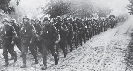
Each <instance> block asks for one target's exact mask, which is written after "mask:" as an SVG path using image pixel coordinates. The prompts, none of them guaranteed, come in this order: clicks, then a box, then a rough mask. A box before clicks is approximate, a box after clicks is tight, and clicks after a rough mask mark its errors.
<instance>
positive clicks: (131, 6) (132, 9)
mask: <svg viewBox="0 0 133 71" xmlns="http://www.w3.org/2000/svg"><path fill="white" fill-rule="evenodd" d="M129 1H130V4H129V5H128V6H127V7H128V10H129V11H130V12H129V13H130V15H133V0H129Z"/></svg>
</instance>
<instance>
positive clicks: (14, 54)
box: [8, 44, 17, 62]
mask: <svg viewBox="0 0 133 71" xmlns="http://www.w3.org/2000/svg"><path fill="white" fill-rule="evenodd" d="M8 52H9V53H10V54H11V56H12V57H13V59H14V62H16V61H17V53H16V52H15V51H14V44H10V45H9V47H8Z"/></svg>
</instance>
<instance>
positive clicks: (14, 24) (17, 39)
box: [11, 21, 21, 51]
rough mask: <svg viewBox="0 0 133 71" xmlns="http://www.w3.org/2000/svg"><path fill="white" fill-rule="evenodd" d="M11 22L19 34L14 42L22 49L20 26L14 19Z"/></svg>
mask: <svg viewBox="0 0 133 71" xmlns="http://www.w3.org/2000/svg"><path fill="white" fill-rule="evenodd" d="M11 23H12V26H13V27H14V29H15V31H16V33H17V36H18V38H16V39H15V40H14V44H16V45H17V47H18V49H19V50H20V51H21V39H20V34H19V31H20V26H19V25H18V24H16V23H15V22H14V21H11Z"/></svg>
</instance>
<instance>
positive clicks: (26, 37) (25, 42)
mask: <svg viewBox="0 0 133 71" xmlns="http://www.w3.org/2000/svg"><path fill="white" fill-rule="evenodd" d="M35 36H36V34H35V31H34V27H33V26H32V25H31V24H30V23H29V18H27V17H24V18H23V26H22V27H21V30H20V38H21V51H22V60H23V65H22V66H21V68H25V67H26V55H27V53H28V47H29V49H30V51H31V53H32V55H33V56H34V59H35V64H37V63H38V60H37V53H36V51H35V48H34V46H31V45H32V44H33V43H32V42H33V41H32V40H33V38H34V37H35Z"/></svg>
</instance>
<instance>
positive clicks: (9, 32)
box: [1, 19, 17, 66]
mask: <svg viewBox="0 0 133 71" xmlns="http://www.w3.org/2000/svg"><path fill="white" fill-rule="evenodd" d="M2 23H3V24H4V26H3V28H2V35H1V38H2V48H3V56H4V59H5V65H4V66H8V64H9V62H8V52H9V53H10V54H11V56H13V57H14V62H16V61H17V54H16V52H15V51H14V48H13V47H12V45H13V44H14V39H15V38H17V34H16V32H15V29H14V27H13V26H12V25H11V24H10V22H9V21H8V20H7V19H4V21H3V22H2Z"/></svg>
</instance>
